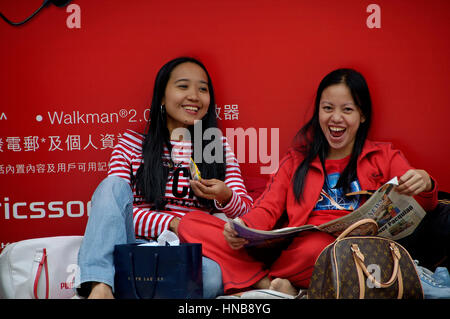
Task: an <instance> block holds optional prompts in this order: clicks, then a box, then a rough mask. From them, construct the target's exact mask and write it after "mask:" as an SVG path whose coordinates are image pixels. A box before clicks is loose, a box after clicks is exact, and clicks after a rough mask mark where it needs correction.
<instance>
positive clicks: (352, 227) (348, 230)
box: [336, 218, 378, 241]
mask: <svg viewBox="0 0 450 319" xmlns="http://www.w3.org/2000/svg"><path fill="white" fill-rule="evenodd" d="M364 224H371V225H372V226H373V227H374V228H375V229H376V230H378V224H377V222H376V221H374V220H373V219H370V218H364V219H361V220H358V221H357V222H356V223H353V224H351V225H350V226H349V227H347V228H346V229H345V230H344V231H343V232H342V233H341V234H340V235H339V236H338V237H337V238H336V241H338V240H341V239H343V238H345V237H347V235H348V234H350V233H351V232H352V231H354V230H355V229H356V228H358V227H360V226H362V225H364Z"/></svg>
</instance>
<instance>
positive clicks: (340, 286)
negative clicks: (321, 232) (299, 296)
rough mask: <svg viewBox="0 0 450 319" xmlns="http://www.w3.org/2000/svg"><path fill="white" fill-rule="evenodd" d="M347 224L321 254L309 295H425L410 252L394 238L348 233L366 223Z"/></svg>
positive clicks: (361, 297) (357, 296)
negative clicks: (348, 225) (351, 234)
mask: <svg viewBox="0 0 450 319" xmlns="http://www.w3.org/2000/svg"><path fill="white" fill-rule="evenodd" d="M368 223H369V224H374V225H373V226H374V227H376V229H377V228H378V227H377V223H376V222H375V221H374V220H372V219H363V220H361V221H359V222H356V223H354V224H353V225H351V226H350V227H348V228H347V229H346V230H345V231H344V232H342V234H341V235H340V236H339V237H337V238H336V240H335V241H334V242H333V243H332V244H330V245H328V246H327V247H326V248H325V249H324V250H323V251H322V253H321V254H320V256H319V258H317V261H316V263H315V265H314V271H313V274H312V276H311V281H310V286H309V289H308V298H309V299H423V291H422V286H421V283H420V279H419V276H418V274H417V272H416V268H415V266H414V262H413V261H412V259H411V256H410V255H409V253H408V252H407V251H406V250H405V249H404V248H403V247H402V246H401V245H399V244H398V243H396V242H395V241H393V240H390V239H386V238H382V237H377V236H348V235H349V234H350V233H351V232H352V231H354V230H355V229H357V228H358V227H361V226H362V225H364V224H368Z"/></svg>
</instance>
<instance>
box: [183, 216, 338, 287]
mask: <svg viewBox="0 0 450 319" xmlns="http://www.w3.org/2000/svg"><path fill="white" fill-rule="evenodd" d="M224 225H225V222H224V221H223V220H221V219H219V218H217V217H214V216H211V215H209V214H207V213H204V212H200V211H198V212H190V213H189V214H186V215H185V216H184V217H183V218H182V219H181V221H180V224H179V226H178V235H179V237H180V240H181V242H187V243H201V244H202V249H203V255H204V256H206V257H208V258H210V259H212V260H214V261H216V262H217V263H218V264H219V265H220V268H221V270H222V280H223V286H224V290H225V293H231V292H233V291H235V290H239V289H245V288H249V287H251V286H252V285H254V284H255V283H256V282H258V281H259V280H261V279H262V278H264V277H265V276H269V278H271V279H272V278H285V279H288V280H289V281H290V282H291V283H292V284H293V285H294V286H296V287H298V288H307V287H308V286H309V280H310V277H311V275H312V272H313V269H314V263H315V262H316V259H317V257H318V256H319V254H320V253H321V251H322V250H323V249H324V248H325V247H326V246H327V245H329V244H330V243H332V242H333V241H334V240H335V238H334V237H333V236H331V235H329V234H327V233H323V232H307V233H306V234H303V235H300V236H298V237H296V238H294V240H293V241H292V243H291V244H290V245H289V246H288V248H287V249H285V250H283V251H282V253H281V255H280V257H279V258H278V259H277V260H276V261H275V262H274V263H273V264H272V265H271V266H270V268H269V269H267V268H265V265H264V264H263V263H262V262H259V261H257V260H255V259H253V258H252V257H250V256H249V255H248V254H247V252H246V250H245V249H244V248H242V249H239V250H234V249H231V247H230V246H229V245H228V243H227V241H226V240H225V237H224V235H223V227H224Z"/></svg>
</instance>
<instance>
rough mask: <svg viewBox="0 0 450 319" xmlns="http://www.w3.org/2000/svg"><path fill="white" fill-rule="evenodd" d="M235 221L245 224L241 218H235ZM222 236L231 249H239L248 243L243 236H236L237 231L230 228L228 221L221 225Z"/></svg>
mask: <svg viewBox="0 0 450 319" xmlns="http://www.w3.org/2000/svg"><path fill="white" fill-rule="evenodd" d="M235 221H237V222H239V223H241V224H242V225H244V226H245V223H244V222H243V221H242V219H240V218H236V219H235ZM223 236H224V237H225V240H226V241H227V242H228V245H230V247H231V248H232V249H241V248H242V247H244V245H246V244H247V243H248V241H247V240H246V239H245V238H242V237H238V236H237V232H236V231H235V230H234V229H232V228H231V226H230V224H229V223H225V226H224V227H223Z"/></svg>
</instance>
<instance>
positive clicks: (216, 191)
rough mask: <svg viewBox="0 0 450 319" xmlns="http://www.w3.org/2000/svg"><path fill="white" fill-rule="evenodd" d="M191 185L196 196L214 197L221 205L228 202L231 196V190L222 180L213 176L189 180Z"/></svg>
mask: <svg viewBox="0 0 450 319" xmlns="http://www.w3.org/2000/svg"><path fill="white" fill-rule="evenodd" d="M191 187H192V189H193V190H194V193H195V195H196V196H197V197H202V198H206V199H215V200H216V201H217V202H218V203H219V204H220V205H222V206H225V205H226V204H228V202H229V201H230V199H231V197H232V196H233V192H232V190H231V189H230V188H229V187H228V186H227V185H226V184H225V183H224V182H223V181H221V180H218V179H215V178H212V179H201V180H200V181H195V180H191Z"/></svg>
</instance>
